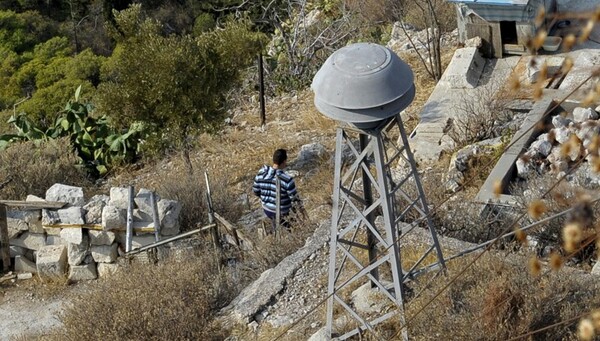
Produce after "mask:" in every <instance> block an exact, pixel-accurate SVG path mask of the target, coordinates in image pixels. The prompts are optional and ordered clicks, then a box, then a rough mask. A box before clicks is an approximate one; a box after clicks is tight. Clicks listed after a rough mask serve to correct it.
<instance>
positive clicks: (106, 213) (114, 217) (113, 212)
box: [102, 205, 127, 230]
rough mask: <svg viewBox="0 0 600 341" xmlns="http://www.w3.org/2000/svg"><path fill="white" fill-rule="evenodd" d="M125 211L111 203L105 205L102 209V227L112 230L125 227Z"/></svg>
mask: <svg viewBox="0 0 600 341" xmlns="http://www.w3.org/2000/svg"><path fill="white" fill-rule="evenodd" d="M125 215H126V213H125V212H124V211H123V210H122V209H119V208H117V207H114V206H112V205H106V206H104V208H103V209H102V229H104V230H114V229H120V228H123V227H125V224H126V222H127V221H126V217H125Z"/></svg>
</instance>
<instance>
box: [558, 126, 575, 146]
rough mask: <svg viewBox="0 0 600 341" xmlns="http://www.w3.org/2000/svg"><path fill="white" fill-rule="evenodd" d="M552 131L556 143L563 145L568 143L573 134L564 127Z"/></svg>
mask: <svg viewBox="0 0 600 341" xmlns="http://www.w3.org/2000/svg"><path fill="white" fill-rule="evenodd" d="M553 131H554V139H555V140H556V142H558V143H560V144H563V143H566V142H567V141H569V139H570V138H571V135H573V132H572V131H571V130H569V129H568V128H566V127H560V128H555V129H553Z"/></svg>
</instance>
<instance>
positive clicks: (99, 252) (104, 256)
mask: <svg viewBox="0 0 600 341" xmlns="http://www.w3.org/2000/svg"><path fill="white" fill-rule="evenodd" d="M90 249H91V252H92V257H93V258H94V261H96V262H97V263H114V262H115V260H117V243H113V244H112V245H92V246H91V247H90Z"/></svg>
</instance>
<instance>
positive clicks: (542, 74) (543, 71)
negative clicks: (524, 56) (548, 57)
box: [537, 62, 548, 82]
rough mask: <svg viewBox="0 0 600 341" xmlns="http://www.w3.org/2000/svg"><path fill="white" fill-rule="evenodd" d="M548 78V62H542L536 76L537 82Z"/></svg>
mask: <svg viewBox="0 0 600 341" xmlns="http://www.w3.org/2000/svg"><path fill="white" fill-rule="evenodd" d="M547 78H548V64H547V63H546V62H544V63H543V64H542V66H541V67H540V73H539V76H538V78H537V81H538V82H540V81H541V82H543V81H545V80H546V79H547Z"/></svg>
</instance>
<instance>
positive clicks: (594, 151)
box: [588, 135, 600, 156]
mask: <svg viewBox="0 0 600 341" xmlns="http://www.w3.org/2000/svg"><path fill="white" fill-rule="evenodd" d="M588 151H589V153H590V154H591V155H594V156H598V155H599V151H600V136H598V135H594V137H592V142H591V143H590V145H589V146H588Z"/></svg>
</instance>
